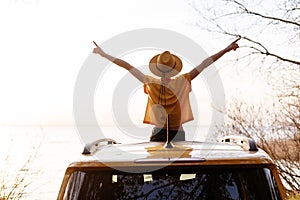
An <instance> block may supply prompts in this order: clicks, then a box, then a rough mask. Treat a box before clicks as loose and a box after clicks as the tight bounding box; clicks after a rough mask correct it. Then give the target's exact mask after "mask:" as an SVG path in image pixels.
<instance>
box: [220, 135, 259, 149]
mask: <svg viewBox="0 0 300 200" xmlns="http://www.w3.org/2000/svg"><path fill="white" fill-rule="evenodd" d="M219 142H231V143H235V144H237V145H240V146H241V147H242V148H243V149H245V150H247V151H258V148H257V145H256V142H255V141H254V140H253V139H251V138H248V137H246V136H239V135H228V136H224V137H222V138H221V139H219Z"/></svg>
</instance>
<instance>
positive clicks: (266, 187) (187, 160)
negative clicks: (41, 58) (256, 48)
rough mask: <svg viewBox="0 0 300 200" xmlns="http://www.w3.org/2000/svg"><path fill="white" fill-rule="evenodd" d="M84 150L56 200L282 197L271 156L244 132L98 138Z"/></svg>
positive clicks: (283, 193) (282, 190)
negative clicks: (170, 139) (212, 138)
mask: <svg viewBox="0 0 300 200" xmlns="http://www.w3.org/2000/svg"><path fill="white" fill-rule="evenodd" d="M107 141H108V144H107ZM103 142H104V143H106V144H104V145H103ZM84 154H85V155H88V156H85V158H84V159H83V160H81V161H78V162H73V163H71V164H70V165H69V167H68V168H67V170H66V173H65V176H64V178H63V181H62V185H61V188H60V191H59V194H58V199H59V200H61V199H72V200H74V199H264V200H265V199H285V190H284V187H283V185H282V183H281V180H280V177H279V175H278V172H277V168H276V166H275V164H274V162H273V161H272V159H271V158H270V157H269V156H268V155H267V154H266V153H265V152H264V151H263V150H261V149H259V148H257V146H256V144H255V142H254V141H253V140H251V139H249V138H245V137H239V136H238V137H237V136H228V137H225V138H222V139H220V140H219V141H218V142H196V141H192V142H190V141H183V142H174V143H167V144H165V143H162V142H144V143H135V144H116V142H115V141H112V140H106V139H102V140H98V141H95V142H93V143H91V144H89V145H87V146H86V147H85V150H84Z"/></svg>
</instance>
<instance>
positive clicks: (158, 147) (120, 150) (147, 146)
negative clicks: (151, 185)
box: [70, 137, 274, 167]
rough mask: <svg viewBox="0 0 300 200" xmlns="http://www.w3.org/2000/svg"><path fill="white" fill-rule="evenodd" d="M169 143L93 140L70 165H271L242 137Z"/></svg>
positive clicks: (252, 143)
mask: <svg viewBox="0 0 300 200" xmlns="http://www.w3.org/2000/svg"><path fill="white" fill-rule="evenodd" d="M101 142H102V141H101ZM93 145H94V146H93ZM169 145H171V147H169V148H167V147H166V144H165V143H164V142H142V143H130V144H105V145H101V144H99V142H98V143H97V142H94V143H93V144H89V145H87V146H88V147H89V148H90V149H89V150H91V152H89V150H87V147H85V154H86V155H87V156H84V157H83V158H82V159H81V160H79V161H78V162H73V163H72V164H71V165H70V167H76V166H77V167H92V166H94V167H101V166H102V167H104V166H106V165H107V164H108V165H109V166H110V167H115V166H116V167H117V166H124V165H126V166H139V165H143V166H145V165H165V163H166V162H167V163H170V164H171V165H179V164H178V163H180V165H182V164H188V165H199V164H200V165H219V166H224V165H244V164H270V165H274V163H273V161H272V159H271V158H270V157H269V156H268V154H266V153H265V152H264V151H263V150H261V149H259V148H257V147H256V144H255V142H254V141H253V140H251V139H248V138H245V137H227V138H222V139H220V140H219V141H218V142H199V141H182V142H173V143H169ZM95 147H96V148H95ZM87 152H88V153H87Z"/></svg>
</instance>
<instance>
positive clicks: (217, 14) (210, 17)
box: [189, 0, 300, 192]
mask: <svg viewBox="0 0 300 200" xmlns="http://www.w3.org/2000/svg"><path fill="white" fill-rule="evenodd" d="M189 4H190V6H191V8H192V9H193V11H194V12H195V13H196V14H197V16H198V17H199V18H198V19H197V21H196V22H195V23H196V26H198V27H199V28H201V29H203V30H207V31H209V32H213V33H217V34H220V35H223V36H224V35H225V36H226V35H227V36H241V37H242V38H243V45H241V50H242V51H240V52H241V53H240V54H239V58H238V60H239V61H242V60H244V61H245V60H246V61H248V62H239V63H244V66H242V67H243V68H245V67H248V68H252V69H253V70H259V71H260V73H261V74H263V76H264V77H265V78H266V79H267V82H268V83H269V84H270V85H271V86H272V88H273V91H272V92H273V95H274V100H273V102H272V103H271V106H266V105H259V106H257V105H251V104H249V103H246V102H243V101H242V100H238V99H236V98H231V99H230V100H229V102H227V110H226V111H225V113H226V115H227V117H228V121H227V124H226V125H225V126H224V127H223V129H222V132H223V134H228V133H238V134H243V135H247V136H251V137H254V138H255V139H256V140H257V141H258V143H259V145H260V146H261V147H262V148H263V149H264V150H265V151H267V152H268V153H269V154H270V155H271V156H272V157H273V158H274V160H275V162H276V164H277V166H278V169H279V171H280V173H281V177H282V178H283V180H284V181H285V182H286V184H287V185H288V186H289V188H290V189H291V190H293V191H298V192H300V172H299V169H300V164H299V163H300V154H299V149H300V60H299V58H300V51H299V50H298V49H299V47H300V1H299V0H284V1H280V0H275V1H271V2H269V1H255V2H253V1H246V0H220V1H217V2H216V1H213V3H212V2H208V1H190V2H189ZM241 43H242V42H241Z"/></svg>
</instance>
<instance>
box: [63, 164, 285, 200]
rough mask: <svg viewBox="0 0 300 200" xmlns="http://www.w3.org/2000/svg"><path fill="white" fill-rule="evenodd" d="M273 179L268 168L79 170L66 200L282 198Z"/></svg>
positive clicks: (67, 190)
mask: <svg viewBox="0 0 300 200" xmlns="http://www.w3.org/2000/svg"><path fill="white" fill-rule="evenodd" d="M178 171H180V173H178ZM272 179H273V178H272V174H271V173H270V170H269V169H267V168H230V169H219V168H213V169H197V170H176V171H170V170H168V171H166V170H159V171H156V172H153V173H151V174H150V173H147V174H125V173H123V174H122V173H121V172H107V171H106V172H101V171H76V172H74V173H72V175H71V177H70V179H69V183H68V186H67V189H66V192H65V196H64V199H70V200H71V199H72V200H76V199H80V200H81V199H177V200H179V199H180V200H181V199H204V200H206V199H207V200H212V199H233V200H235V199H243V200H244V199H265V200H267V199H280V197H279V192H278V190H277V187H276V185H274V184H275V182H274V181H270V180H272Z"/></svg>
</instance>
